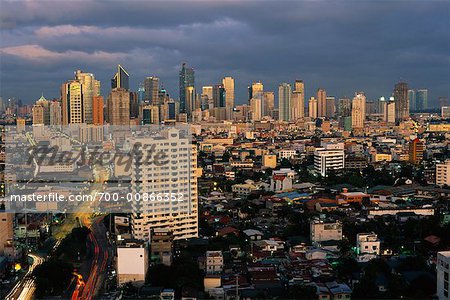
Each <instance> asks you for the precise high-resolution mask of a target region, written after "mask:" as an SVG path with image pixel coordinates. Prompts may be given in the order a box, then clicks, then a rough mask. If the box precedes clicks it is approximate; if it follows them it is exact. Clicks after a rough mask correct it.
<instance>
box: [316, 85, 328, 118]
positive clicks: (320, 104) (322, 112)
mask: <svg viewBox="0 0 450 300" xmlns="http://www.w3.org/2000/svg"><path fill="white" fill-rule="evenodd" d="M317 116H318V117H319V118H322V117H326V116H327V92H326V91H325V89H322V88H319V89H318V90H317Z"/></svg>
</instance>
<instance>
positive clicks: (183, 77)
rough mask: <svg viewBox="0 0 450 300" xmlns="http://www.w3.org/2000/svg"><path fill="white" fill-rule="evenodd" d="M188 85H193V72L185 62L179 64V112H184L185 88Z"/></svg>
mask: <svg viewBox="0 0 450 300" xmlns="http://www.w3.org/2000/svg"><path fill="white" fill-rule="evenodd" d="M188 86H192V87H194V86H195V72H194V69H193V68H188V67H187V66H186V63H183V64H182V65H181V70H180V81H179V88H180V112H181V113H186V109H187V107H186V88H187V87H188Z"/></svg>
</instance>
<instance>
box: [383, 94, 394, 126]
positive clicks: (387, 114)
mask: <svg viewBox="0 0 450 300" xmlns="http://www.w3.org/2000/svg"><path fill="white" fill-rule="evenodd" d="M383 112H384V121H385V122H386V123H391V124H394V123H395V101H394V97H390V98H389V101H384V109H383Z"/></svg>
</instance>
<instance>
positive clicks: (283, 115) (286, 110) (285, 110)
mask: <svg viewBox="0 0 450 300" xmlns="http://www.w3.org/2000/svg"><path fill="white" fill-rule="evenodd" d="M291 96H292V90H291V85H290V84H289V83H282V84H280V85H279V86H278V110H279V114H280V115H279V119H280V120H281V121H290V120H291V109H292V107H291Z"/></svg>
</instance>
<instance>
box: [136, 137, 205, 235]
mask: <svg viewBox="0 0 450 300" xmlns="http://www.w3.org/2000/svg"><path fill="white" fill-rule="evenodd" d="M129 143H130V145H136V144H137V143H140V144H141V149H152V148H154V149H155V150H156V151H157V152H158V151H160V153H165V154H167V157H166V158H165V159H166V160H167V161H168V162H167V163H165V164H161V163H159V166H158V165H157V164H153V163H152V162H151V161H147V159H145V158H141V162H140V163H139V162H137V161H136V160H137V159H138V156H137V155H135V156H133V163H132V166H131V190H132V194H133V195H138V194H139V195H145V194H147V195H152V194H153V195H154V197H155V199H156V197H157V195H160V198H161V200H164V199H165V200H164V201H133V203H132V205H133V214H132V233H133V236H134V238H136V239H141V240H145V239H148V237H149V233H150V230H151V229H153V228H168V229H170V230H171V231H172V232H173V235H174V239H186V238H192V237H197V236H198V198H197V196H198V195H197V147H196V146H195V145H192V144H191V143H190V141H189V138H188V137H184V136H182V135H181V131H179V130H178V129H175V128H172V129H168V130H165V131H163V132H161V135H160V136H156V137H149V136H148V135H146V136H136V137H132V138H130V139H129ZM141 153H144V152H141ZM166 194H168V195H169V199H166V198H167V197H166ZM163 198H164V199H163ZM174 200H175V201H174Z"/></svg>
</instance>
